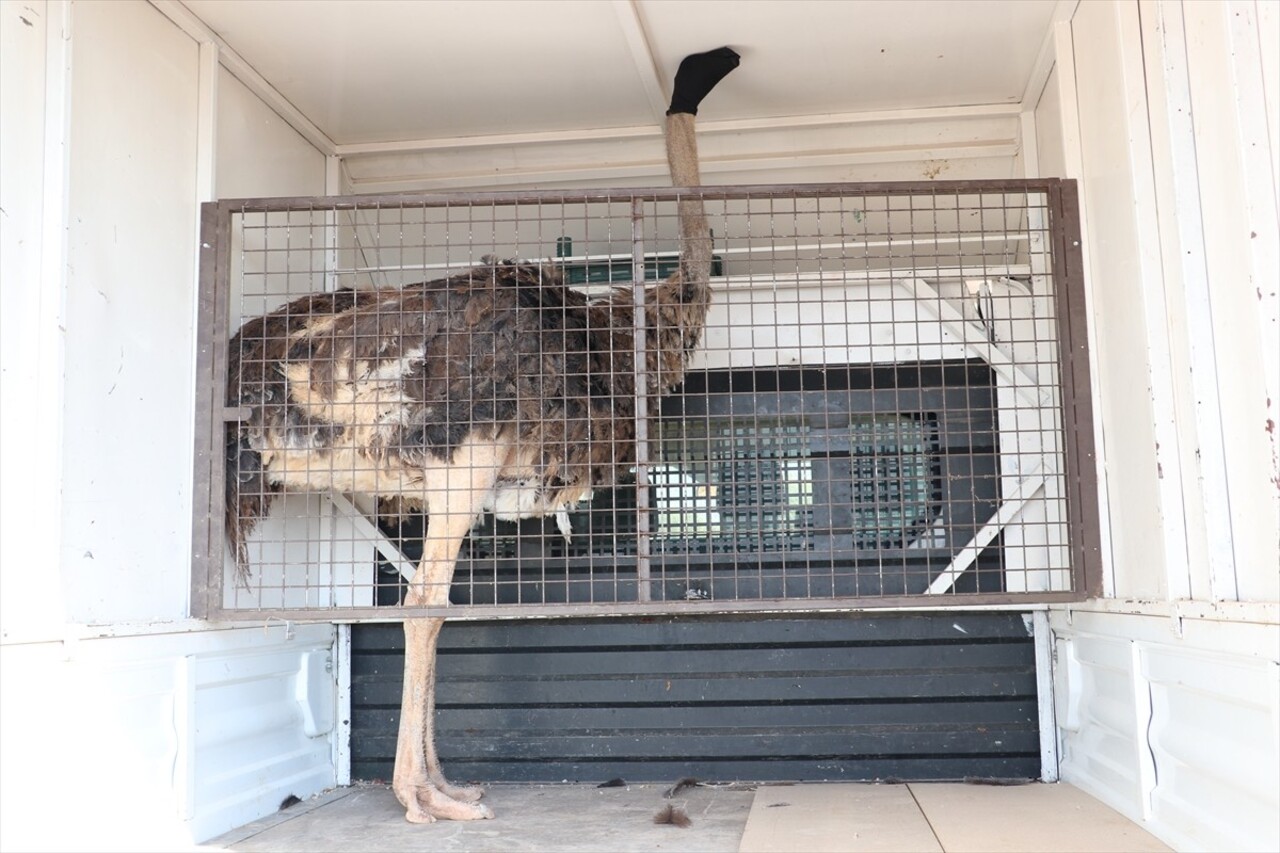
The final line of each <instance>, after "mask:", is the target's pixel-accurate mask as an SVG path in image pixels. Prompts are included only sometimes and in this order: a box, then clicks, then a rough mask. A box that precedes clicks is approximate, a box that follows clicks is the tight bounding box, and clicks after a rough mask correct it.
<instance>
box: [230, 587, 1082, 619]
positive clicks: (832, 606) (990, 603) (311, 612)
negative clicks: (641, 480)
mask: <svg viewBox="0 0 1280 853" xmlns="http://www.w3.org/2000/svg"><path fill="white" fill-rule="evenodd" d="M1085 598H1086V596H1085V594H1084V593H1081V592H1068V591H1062V592H1016V593H1014V592H1007V593H975V592H965V593H949V594H947V595H946V596H945V597H937V596H922V595H891V596H883V597H880V598H767V599H748V600H737V601H685V600H676V599H673V600H668V601H649V602H640V601H619V602H607V601H592V602H576V603H569V604H563V603H557V604H461V605H459V604H451V605H449V606H447V607H334V608H329V609H324V608H298V609H291V610H283V611H282V610H277V609H269V608H263V609H261V610H248V609H241V610H225V611H222V612H221V613H220V615H219V618H221V619H225V620H227V621H235V622H258V623H261V622H262V621H263V620H264V619H268V618H271V617H278V618H287V619H288V620H289V621H290V622H400V621H403V620H404V619H418V618H424V617H428V618H441V617H444V618H448V619H449V620H450V621H455V620H485V619H554V618H562V617H588V616H589V617H605V616H645V615H648V616H652V615H654V614H655V613H662V614H663V615H682V616H695V615H699V614H701V615H710V614H724V613H797V612H806V613H855V612H858V611H863V610H885V609H890V608H896V609H904V608H905V609H910V610H915V611H921V610H955V609H976V608H992V609H998V608H1003V609H1010V610H1013V609H1023V608H1027V607H1030V606H1033V605H1038V604H1068V603H1071V602H1078V601H1083V600H1084V599H1085Z"/></svg>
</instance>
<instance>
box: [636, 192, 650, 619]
mask: <svg viewBox="0 0 1280 853" xmlns="http://www.w3.org/2000/svg"><path fill="white" fill-rule="evenodd" d="M631 284H632V286H631V299H632V306H633V308H632V315H631V322H632V357H631V361H632V371H633V373H634V377H633V379H634V382H635V383H636V408H635V421H636V423H635V429H636V433H635V435H636V598H637V599H638V600H639V601H642V602H647V601H649V599H650V596H651V594H652V589H651V587H650V584H649V577H650V576H649V571H650V563H649V542H650V540H649V376H648V354H649V347H648V345H647V339H648V335H647V334H646V333H645V332H646V324H647V322H648V318H647V317H646V311H645V304H644V296H645V280H644V199H643V198H640V197H636V198H633V199H631ZM655 322H656V318H655Z"/></svg>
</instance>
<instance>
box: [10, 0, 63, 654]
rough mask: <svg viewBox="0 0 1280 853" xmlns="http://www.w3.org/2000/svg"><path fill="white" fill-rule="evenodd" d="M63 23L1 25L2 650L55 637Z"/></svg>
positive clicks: (53, 11) (51, 19)
mask: <svg viewBox="0 0 1280 853" xmlns="http://www.w3.org/2000/svg"><path fill="white" fill-rule="evenodd" d="M63 11H64V8H63V7H62V5H61V4H56V3H55V4H50V3H47V2H44V0H32V2H27V3H23V4H21V5H19V4H16V3H8V4H6V5H5V6H4V11H3V14H0V128H2V130H0V210H2V211H3V213H0V471H3V476H0V565H3V566H5V567H6V568H8V567H13V566H20V567H22V569H21V570H12V569H10V570H7V571H4V572H0V625H3V629H0V630H2V632H3V633H2V636H3V637H4V638H6V639H7V638H12V637H15V636H23V637H31V636H49V635H50V634H51V633H53V634H54V635H55V636H56V633H54V632H56V631H57V629H58V627H59V626H60V625H61V623H62V588H61V584H60V583H59V578H58V575H57V561H56V560H55V559H52V558H51V552H56V548H57V542H58V535H59V534H58V530H59V527H60V506H61V495H60V488H59V478H60V471H61V451H62V446H61V435H62V340H63V339H62V332H61V330H60V327H61V326H62V264H61V247H62V233H63V231H62V227H61V226H62V216H63V203H64V198H63V192H64V188H65V159H64V157H63V156H62V154H63V148H62V143H63V141H64V139H65V133H66V121H65V118H66V110H65V106H66V104H65V99H64V98H63V97H61V84H62V82H63V79H64V77H65V65H66V62H65V59H66V42H65V41H64V40H63V39H62V30H63V25H64V23H65V21H64V19H63ZM47 70H48V71H49V73H46V71H47ZM46 153H47V154H48V157H47V158H46Z"/></svg>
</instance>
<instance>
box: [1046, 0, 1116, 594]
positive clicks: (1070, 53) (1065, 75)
mask: <svg viewBox="0 0 1280 853" xmlns="http://www.w3.org/2000/svg"><path fill="white" fill-rule="evenodd" d="M1075 7H1076V4H1075V3H1072V4H1071V9H1072V11H1073V12H1074V9H1075ZM1053 38H1054V56H1055V65H1056V67H1057V70H1058V85H1059V86H1060V87H1061V91H1062V98H1061V103H1062V159H1063V163H1064V164H1065V168H1066V173H1067V177H1069V178H1075V179H1076V181H1077V182H1078V183H1079V192H1080V232H1081V233H1082V234H1088V233H1089V228H1088V213H1087V207H1088V205H1087V201H1088V198H1087V194H1086V187H1085V186H1084V153H1083V149H1082V147H1081V144H1080V105H1079V102H1078V101H1077V93H1076V60H1075V43H1074V39H1073V37H1072V32H1071V20H1070V19H1069V18H1068V19H1066V20H1062V21H1059V22H1058V23H1056V24H1054V32H1053ZM1080 250H1081V256H1082V261H1083V265H1084V268H1085V269H1086V270H1089V269H1092V266H1091V261H1090V257H1089V256H1090V254H1091V252H1090V248H1089V241H1087V240H1086V241H1084V245H1083V246H1081V247H1080ZM1084 291H1085V302H1086V303H1087V306H1088V308H1087V315H1088V316H1089V317H1092V316H1093V306H1094V305H1095V304H1096V302H1097V300H1096V299H1095V298H1094V295H1093V279H1092V277H1091V276H1089V275H1086V276H1085V280H1084ZM1086 332H1087V334H1088V341H1089V394H1090V395H1091V396H1092V397H1093V399H1094V400H1100V399H1102V392H1101V388H1100V385H1099V383H1100V382H1101V376H1102V370H1101V369H1100V366H1099V364H1098V333H1097V324H1096V323H1094V322H1092V321H1091V322H1089V323H1088V327H1087V329H1086ZM1093 434H1094V464H1095V465H1096V467H1097V471H1098V519H1099V522H1100V525H1101V529H1100V530H1099V531H1098V542H1099V545H1100V548H1099V550H1100V552H1101V555H1100V556H1101V559H1102V590H1103V595H1104V596H1108V597H1109V596H1113V595H1115V591H1116V576H1115V554H1114V552H1113V550H1112V541H1111V500H1110V493H1109V492H1108V487H1107V443H1106V432H1105V430H1104V429H1103V423H1102V406H1097V405H1095V406H1094V407H1093Z"/></svg>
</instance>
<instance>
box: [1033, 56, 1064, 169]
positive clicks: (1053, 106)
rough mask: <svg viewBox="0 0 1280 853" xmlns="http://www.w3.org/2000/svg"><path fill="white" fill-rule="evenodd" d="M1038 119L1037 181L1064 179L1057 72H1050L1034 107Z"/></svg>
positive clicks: (1036, 139)
mask: <svg viewBox="0 0 1280 853" xmlns="http://www.w3.org/2000/svg"><path fill="white" fill-rule="evenodd" d="M1035 117H1036V138H1035V140H1034V143H1035V146H1036V158H1037V163H1038V164H1039V170H1038V175H1037V177H1041V178H1065V177H1067V176H1068V174H1069V173H1068V172H1067V154H1066V150H1065V148H1064V146H1063V137H1062V90H1061V75H1060V74H1059V73H1058V70H1057V68H1055V69H1054V70H1053V71H1051V72H1049V78H1048V79H1047V80H1046V81H1045V84H1044V91H1043V92H1041V94H1040V100H1039V102H1037V103H1036V105H1035ZM1024 144H1027V145H1030V144H1032V140H1024Z"/></svg>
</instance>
